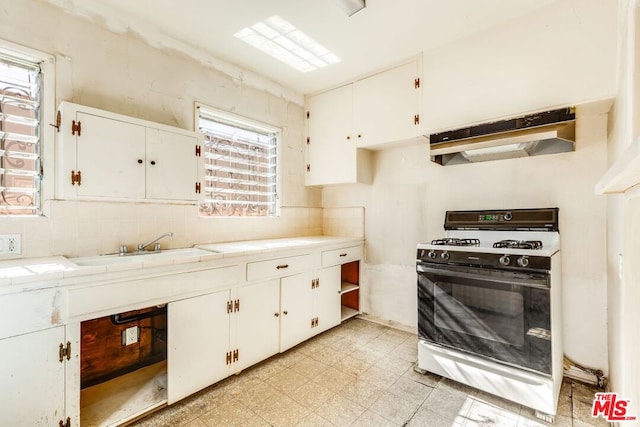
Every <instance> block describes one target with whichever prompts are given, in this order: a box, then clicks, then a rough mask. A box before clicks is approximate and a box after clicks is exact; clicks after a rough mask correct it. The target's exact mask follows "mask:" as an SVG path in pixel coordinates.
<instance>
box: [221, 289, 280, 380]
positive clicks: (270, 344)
mask: <svg viewBox="0 0 640 427" xmlns="http://www.w3.org/2000/svg"><path fill="white" fill-rule="evenodd" d="M236 299H237V300H238V301H239V310H238V311H237V312H235V314H236V316H235V320H236V322H237V323H236V333H235V347H234V346H233V345H232V346H231V347H232V348H236V349H238V352H239V358H238V362H237V363H236V364H234V366H233V369H234V371H241V370H243V369H245V368H248V367H249V366H251V365H254V364H256V363H258V362H260V361H262V360H264V359H266V358H268V357H270V356H273V355H274V354H276V353H277V352H278V349H279V344H280V343H279V331H280V318H279V317H280V283H279V281H278V280H272V281H270V282H266V283H264V282H263V283H258V284H255V285H249V286H242V287H240V288H238V290H237V293H236Z"/></svg>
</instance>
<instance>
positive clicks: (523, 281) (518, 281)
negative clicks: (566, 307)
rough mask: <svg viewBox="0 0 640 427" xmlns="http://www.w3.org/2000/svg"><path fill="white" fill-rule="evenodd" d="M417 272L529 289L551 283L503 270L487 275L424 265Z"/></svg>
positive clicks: (489, 272) (545, 287)
mask: <svg viewBox="0 0 640 427" xmlns="http://www.w3.org/2000/svg"><path fill="white" fill-rule="evenodd" d="M417 271H418V273H428V274H434V275H438V276H447V277H457V278H463V279H472V280H480V281H483V282H493V283H500V284H505V285H518V286H526V287H529V288H538V289H549V284H548V283H549V282H548V280H547V279H546V278H545V279H540V278H534V277H528V278H522V277H515V274H517V273H509V272H505V271H503V270H487V272H486V273H485V272H478V273H467V272H463V271H458V270H456V271H453V270H448V269H446V268H432V267H426V266H424V265H421V264H418V265H417ZM491 271H499V272H500V273H502V274H504V275H507V276H510V275H512V276H511V277H496V276H492V275H491ZM519 274H522V273H519Z"/></svg>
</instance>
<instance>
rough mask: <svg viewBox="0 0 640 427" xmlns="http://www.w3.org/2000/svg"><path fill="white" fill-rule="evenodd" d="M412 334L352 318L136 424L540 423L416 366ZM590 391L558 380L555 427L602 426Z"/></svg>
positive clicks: (528, 413) (368, 425) (529, 413)
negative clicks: (594, 413)
mask: <svg viewBox="0 0 640 427" xmlns="http://www.w3.org/2000/svg"><path fill="white" fill-rule="evenodd" d="M416 359H417V338H416V336H415V335H413V334H410V333H407V332H403V331H399V330H396V329H392V328H389V327H386V326H382V325H379V324H376V323H372V322H369V321H366V320H362V319H351V320H349V321H347V322H345V323H343V324H342V325H340V326H338V327H336V328H334V329H332V330H330V331H327V332H325V333H323V334H321V335H319V336H317V337H315V338H313V339H311V340H309V341H306V342H304V343H302V344H300V345H298V346H297V347H295V348H293V349H291V350H289V351H287V352H286V353H283V354H281V355H277V356H274V357H272V358H271V359H269V360H267V361H264V362H262V363H260V364H258V365H256V366H254V367H252V368H250V369H247V370H246V371H244V372H242V373H241V374H240V375H235V376H232V377H230V378H228V379H226V380H224V381H221V382H220V383H218V384H216V385H214V386H212V387H209V388H207V389H205V390H203V391H201V392H199V393H197V394H195V395H193V396H191V397H189V398H187V399H185V400H183V401H181V402H179V403H177V404H175V405H173V406H171V407H168V408H164V409H163V410H161V411H159V412H156V413H154V414H151V415H149V416H147V417H146V418H144V419H142V420H140V421H138V423H136V424H135V425H136V426H140V427H142V426H184V427H214V426H215V427H218V426H323V427H324V426H363V427H374V426H375V427H378V426H381V427H384V426H435V427H446V426H544V425H548V424H546V423H544V422H542V421H540V420H537V419H536V418H535V416H534V414H533V411H532V410H531V409H529V408H526V407H522V406H520V405H518V404H515V403H513V402H509V401H506V400H503V399H500V398H497V397H495V396H492V395H490V394H487V393H484V392H482V391H479V390H476V389H473V388H471V387H467V386H465V385H462V384H458V383H456V382H453V381H450V380H448V379H446V378H441V377H439V376H436V375H432V374H427V375H420V374H418V373H416V372H414V370H413V366H414V364H415V362H416ZM595 391H596V390H595V389H594V388H592V387H588V386H585V385H583V384H580V383H575V382H572V381H567V380H565V382H564V384H563V387H562V391H561V396H560V402H559V409H558V415H557V416H556V420H555V424H554V425H557V426H574V427H580V426H606V425H607V423H606V422H605V421H604V420H603V419H601V418H598V419H593V418H591V416H590V409H591V403H592V401H593V395H594V393H595Z"/></svg>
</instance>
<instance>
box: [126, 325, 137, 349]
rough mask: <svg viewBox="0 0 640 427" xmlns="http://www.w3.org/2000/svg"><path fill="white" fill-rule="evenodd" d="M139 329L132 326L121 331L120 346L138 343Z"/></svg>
mask: <svg viewBox="0 0 640 427" xmlns="http://www.w3.org/2000/svg"><path fill="white" fill-rule="evenodd" d="M139 335H140V328H139V327H137V326H132V327H130V328H127V329H125V330H123V331H122V345H131V344H135V343H137V342H138V338H139Z"/></svg>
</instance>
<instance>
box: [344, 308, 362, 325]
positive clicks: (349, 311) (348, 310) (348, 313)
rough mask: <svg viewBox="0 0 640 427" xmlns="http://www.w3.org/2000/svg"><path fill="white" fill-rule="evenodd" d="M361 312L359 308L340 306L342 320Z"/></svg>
mask: <svg viewBox="0 0 640 427" xmlns="http://www.w3.org/2000/svg"><path fill="white" fill-rule="evenodd" d="M358 314H359V312H358V310H354V309H353V308H351V307H346V306H344V305H343V306H341V307H340V320H341V321H343V322H344V321H345V320H347V319H350V318H352V317H354V316H357V315H358Z"/></svg>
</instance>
